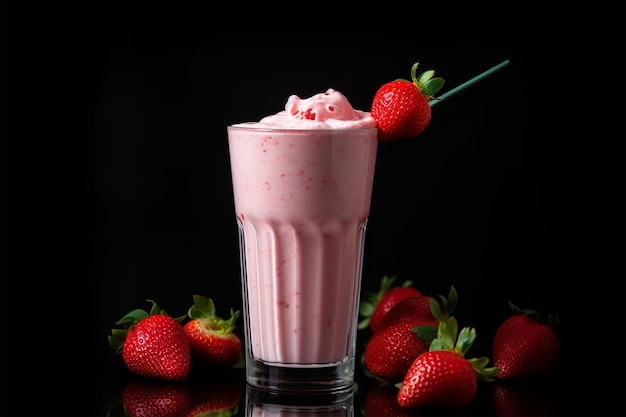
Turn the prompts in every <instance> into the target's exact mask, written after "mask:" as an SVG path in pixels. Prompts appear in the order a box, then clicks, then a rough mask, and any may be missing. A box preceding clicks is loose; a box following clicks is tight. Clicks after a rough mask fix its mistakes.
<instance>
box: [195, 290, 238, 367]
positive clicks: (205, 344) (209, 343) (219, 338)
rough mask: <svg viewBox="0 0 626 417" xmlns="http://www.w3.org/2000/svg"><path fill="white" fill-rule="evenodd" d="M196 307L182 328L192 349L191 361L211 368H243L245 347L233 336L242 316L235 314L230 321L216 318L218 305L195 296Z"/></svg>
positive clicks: (203, 297)
mask: <svg viewBox="0 0 626 417" xmlns="http://www.w3.org/2000/svg"><path fill="white" fill-rule="evenodd" d="M193 301H194V304H193V305H192V306H191V307H189V310H188V312H187V315H188V316H189V318H190V320H189V321H188V322H187V323H186V324H185V325H184V326H183V329H184V331H185V333H186V334H187V337H188V338H189V343H190V345H191V355H192V358H194V359H196V360H198V362H199V363H202V364H204V365H205V366H211V367H242V366H243V364H244V362H243V361H244V359H243V355H242V351H243V349H242V343H241V339H240V338H239V336H237V334H236V333H233V330H234V329H235V324H236V321H237V319H238V318H239V315H240V312H239V311H236V312H233V311H232V309H231V316H230V318H229V319H228V320H224V319H223V318H221V317H219V316H217V315H216V314H215V303H214V302H213V300H212V299H210V298H207V297H205V296H203V295H194V296H193Z"/></svg>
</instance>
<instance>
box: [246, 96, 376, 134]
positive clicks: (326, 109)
mask: <svg viewBox="0 0 626 417" xmlns="http://www.w3.org/2000/svg"><path fill="white" fill-rule="evenodd" d="M234 126H237V127H253V128H267V129H359V128H372V127H376V121H375V120H374V118H372V116H371V114H370V113H369V112H365V111H361V110H356V109H354V108H353V107H352V105H351V104H350V102H349V101H348V99H347V98H346V97H345V96H344V95H343V94H341V93H340V92H339V91H337V90H334V89H332V88H329V89H328V90H326V92H324V93H319V94H315V95H313V96H311V97H309V98H306V99H302V98H300V97H299V96H297V95H295V94H294V95H291V96H289V98H288V99H287V103H286V104H285V110H283V111H281V112H278V113H276V114H273V115H270V116H267V117H264V118H263V119H261V120H260V121H259V122H245V123H238V124H235V125H234Z"/></svg>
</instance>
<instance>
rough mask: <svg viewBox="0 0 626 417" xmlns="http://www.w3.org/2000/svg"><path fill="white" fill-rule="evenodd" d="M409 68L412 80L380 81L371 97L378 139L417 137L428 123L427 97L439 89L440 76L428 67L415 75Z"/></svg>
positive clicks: (441, 83)
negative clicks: (372, 97) (378, 86)
mask: <svg viewBox="0 0 626 417" xmlns="http://www.w3.org/2000/svg"><path fill="white" fill-rule="evenodd" d="M418 65H419V63H415V64H413V66H412V67H411V80H412V81H408V80H405V79H397V80H394V81H390V82H388V83H386V84H383V85H382V86H381V87H380V88H379V89H378V91H376V94H375V95H374V99H373V100H372V108H371V115H372V117H373V118H374V120H376V125H377V127H378V138H379V140H381V141H391V140H397V139H410V138H414V137H416V136H419V135H420V134H421V133H422V132H423V131H424V130H425V129H426V127H427V126H428V124H429V123H430V118H431V109H430V104H429V102H430V100H433V99H434V98H435V97H434V95H435V94H437V93H438V92H439V90H441V88H442V87H443V84H444V80H443V78H440V77H434V75H435V71H433V70H428V71H424V72H422V73H421V74H419V75H417V66H418Z"/></svg>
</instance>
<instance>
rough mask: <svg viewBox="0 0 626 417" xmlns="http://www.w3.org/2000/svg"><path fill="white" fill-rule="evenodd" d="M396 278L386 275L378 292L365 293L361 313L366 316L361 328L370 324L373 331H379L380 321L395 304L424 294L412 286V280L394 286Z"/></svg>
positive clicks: (360, 306) (360, 307)
mask: <svg viewBox="0 0 626 417" xmlns="http://www.w3.org/2000/svg"><path fill="white" fill-rule="evenodd" d="M395 280H396V278H395V277H391V278H390V277H387V276H384V277H383V279H382V280H381V282H380V288H379V290H378V292H377V293H373V292H365V293H363V299H362V301H361V304H360V305H359V313H360V314H361V316H362V317H364V318H363V320H361V321H360V322H359V325H358V326H359V329H365V328H367V326H368V325H369V328H370V330H371V331H372V332H373V333H374V332H376V331H378V329H379V326H380V323H381V322H382V320H383V318H384V317H385V315H386V314H387V313H388V312H389V310H391V308H392V307H393V306H395V305H396V304H397V303H399V302H400V301H402V300H405V299H407V298H411V297H415V296H418V295H422V293H421V292H420V291H419V290H417V289H416V288H415V287H413V286H412V285H413V282H412V281H405V282H404V284H402V285H401V286H399V287H393V283H394V281H395Z"/></svg>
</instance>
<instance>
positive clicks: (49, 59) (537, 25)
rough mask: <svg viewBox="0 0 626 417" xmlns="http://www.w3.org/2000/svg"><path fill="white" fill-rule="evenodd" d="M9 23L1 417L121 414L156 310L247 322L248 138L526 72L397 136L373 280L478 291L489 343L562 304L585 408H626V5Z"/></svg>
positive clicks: (56, 11)
mask: <svg viewBox="0 0 626 417" xmlns="http://www.w3.org/2000/svg"><path fill="white" fill-rule="evenodd" d="M1 7H2V9H1V13H2V27H1V28H2V39H1V41H2V45H1V52H2V61H1V62H2V328H1V337H2V344H1V348H2V380H1V383H2V397H1V401H2V414H3V415H104V413H105V412H106V405H107V402H108V401H109V400H110V399H111V397H113V396H115V395H116V393H117V391H118V389H119V384H120V382H119V380H120V378H123V377H124V376H125V375H127V371H126V369H125V368H124V367H123V365H122V364H121V359H120V358H119V357H116V356H115V355H114V354H113V352H112V351H111V350H110V348H109V347H108V344H107V335H108V334H109V332H110V329H111V327H113V325H114V323H115V321H116V320H117V319H119V318H120V317H121V316H122V315H123V314H124V313H126V312H128V311H130V310H131V309H134V308H148V307H149V304H148V303H146V301H145V300H146V299H147V298H151V299H155V300H157V302H158V303H159V304H160V306H161V307H163V308H165V309H166V310H168V312H170V313H171V314H172V315H175V316H178V315H181V314H184V313H185V312H186V309H187V308H188V307H189V305H191V303H192V298H191V297H192V295H193V294H195V293H200V294H205V295H207V296H210V297H211V298H213V299H214V300H215V302H216V305H217V309H218V313H221V314H222V315H226V314H227V313H228V310H229V309H230V308H231V307H233V308H235V309H239V308H241V299H240V280H239V279H240V278H239V261H238V246H237V244H238V243H237V228H236V223H235V218H234V209H233V202H232V192H231V188H230V187H231V184H230V172H229V164H228V149H227V143H226V126H227V125H228V124H231V123H235V122H241V121H248V120H258V119H260V118H261V117H263V116H265V115H268V114H271V113H275V112H277V111H279V110H281V109H282V107H283V105H284V102H285V100H286V98H287V97H288V96H289V95H290V94H298V95H300V96H302V97H308V96H310V95H312V94H314V93H317V92H321V91H324V90H326V89H327V88H329V87H332V88H335V89H337V90H339V91H341V92H343V93H344V94H345V95H346V96H347V97H348V98H349V99H350V101H351V102H352V104H353V105H354V107H355V108H358V109H363V110H369V106H370V103H371V99H372V97H373V95H374V93H375V91H376V89H377V88H378V87H379V86H380V85H382V84H383V83H384V82H386V81H390V80H392V79H395V78H398V77H403V78H408V77H409V76H410V68H411V65H412V64H413V63H414V62H416V61H419V62H420V68H421V69H435V71H436V73H437V75H439V76H442V77H443V78H445V79H446V85H445V86H444V89H443V90H442V93H444V92H445V91H448V90H449V89H452V88H453V87H455V86H457V85H459V84H461V83H462V82H464V81H466V80H467V79H469V78H471V77H473V76H474V75H476V74H478V73H480V72H482V71H484V70H486V69H488V68H490V67H491V66H493V65H496V64H498V63H500V62H502V61H504V60H505V59H510V61H511V65H510V66H509V67H507V68H505V69H503V70H502V71H500V72H498V73H496V74H494V75H492V76H491V77H489V78H488V79H486V80H483V81H482V82H480V83H479V84H477V85H475V86H473V87H471V88H469V89H467V90H465V91H463V92H461V93H459V94H458V95H456V96H454V97H452V98H450V99H449V100H448V101H447V102H445V103H442V104H440V105H439V106H437V107H435V108H433V118H432V121H431V123H430V125H429V127H428V128H427V130H426V132H425V133H424V134H423V135H421V136H420V137H419V138H416V139H415V140H409V141H401V142H393V143H382V144H381V145H380V147H379V153H378V160H377V167H376V178H375V184H374V195H373V201H372V207H371V216H370V220H369V224H368V229H367V237H366V252H365V264H364V271H363V289H364V290H376V289H377V287H378V283H379V281H380V279H381V278H382V276H383V275H394V276H397V277H398V280H399V281H400V282H401V281H404V280H407V279H410V280H413V281H414V282H415V286H416V287H417V288H418V289H420V290H421V291H422V292H424V293H426V294H429V295H437V294H446V293H447V292H448V290H449V288H450V286H451V285H454V286H455V287H456V289H457V290H458V293H459V306H458V309H457V317H458V319H459V322H460V324H461V325H463V326H466V325H468V326H473V327H476V329H477V332H478V342H477V343H479V344H480V345H482V346H483V347H488V345H489V341H490V338H491V337H492V335H493V332H494V331H495V328H496V327H497V325H498V324H499V323H500V322H501V321H502V320H504V318H506V317H508V315H509V310H508V306H507V300H509V299H510V300H512V301H513V302H515V303H516V304H518V305H520V306H521V307H529V308H535V309H538V310H540V311H542V312H544V313H557V314H558V315H559V316H560V318H561V321H562V333H561V334H562V338H563V357H564V364H565V365H563V367H562V368H563V369H562V370H563V372H568V373H570V372H571V375H572V381H576V382H575V383H572V386H568V387H563V388H562V389H563V390H569V391H568V392H567V393H566V395H565V397H566V398H570V399H571V403H570V404H567V405H564V406H563V409H564V410H565V411H564V413H566V414H563V415H574V414H577V415H590V414H594V415H624V356H625V355H624V352H625V350H624V349H625V348H624V333H625V325H624V280H625V276H624V182H623V180H624V165H623V159H624V139H625V135H624V120H625V109H624V91H625V86H624V55H625V45H624V38H625V31H624V17H625V8H624V2H618V1H615V2H604V1H593V2H591V1H589V2H561V1H558V2H556V1H555V2H471V1H465V2H449V1H440V2H397V3H396V2H343V3H339V2H311V3H305V2H284V3H264V2H252V3H245V2H201V1H195V2H192V1H189V2H186V1H181V2H168V1H163V2H147V1H136V2H124V1H119V2H116V1H113V2H93V1H86V2H78V1H76V2H55V1H47V2H32V1H21V2H19V1H3V2H2V3H1ZM362 342H364V340H363V339H360V341H359V343H362ZM556 389H560V388H559V387H556Z"/></svg>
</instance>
